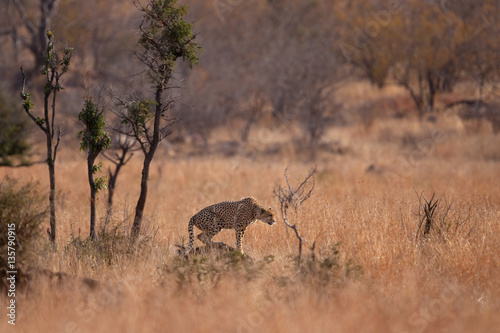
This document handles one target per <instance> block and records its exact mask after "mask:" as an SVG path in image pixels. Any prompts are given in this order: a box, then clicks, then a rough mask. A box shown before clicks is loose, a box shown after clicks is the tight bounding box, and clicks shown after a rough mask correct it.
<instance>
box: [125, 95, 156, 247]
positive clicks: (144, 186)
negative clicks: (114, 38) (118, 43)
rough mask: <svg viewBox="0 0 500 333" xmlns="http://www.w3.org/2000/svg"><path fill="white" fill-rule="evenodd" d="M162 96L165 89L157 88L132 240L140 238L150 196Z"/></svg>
mask: <svg viewBox="0 0 500 333" xmlns="http://www.w3.org/2000/svg"><path fill="white" fill-rule="evenodd" d="M162 94H163V87H161V86H159V87H156V93H155V101H156V108H155V121H154V125H153V138H152V140H151V142H150V147H149V150H148V151H147V152H145V154H144V164H143V167H142V177H141V194H140V195H139V200H138V201H137V205H136V206H135V217H134V223H133V224H132V230H131V236H132V239H136V238H137V236H139V232H140V231H141V225H142V217H143V214H144V207H145V206H146V199H147V196H148V179H149V167H150V166H151V161H152V160H153V157H154V156H155V152H156V148H158V144H159V143H160V121H161V114H162V112H163V104H162Z"/></svg>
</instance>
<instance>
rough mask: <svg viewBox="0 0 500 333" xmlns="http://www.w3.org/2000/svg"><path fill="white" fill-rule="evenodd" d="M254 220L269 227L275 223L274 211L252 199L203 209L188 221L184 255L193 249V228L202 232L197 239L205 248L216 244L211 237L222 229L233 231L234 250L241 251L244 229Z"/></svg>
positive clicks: (227, 202) (228, 202)
mask: <svg viewBox="0 0 500 333" xmlns="http://www.w3.org/2000/svg"><path fill="white" fill-rule="evenodd" d="M256 220H261V221H262V222H265V223H267V224H269V225H273V224H274V223H275V222H276V220H275V215H274V211H273V210H272V209H271V208H269V209H265V208H264V207H262V205H260V204H259V202H258V201H257V200H255V199H254V198H252V197H248V198H244V199H241V200H240V201H224V202H220V203H217V204H214V205H211V206H208V207H205V208H203V209H202V210H200V211H199V212H198V213H196V214H195V215H193V217H191V219H190V220H189V224H188V231H189V246H188V247H187V249H186V252H185V253H186V254H187V253H189V252H190V251H191V250H192V249H193V243H194V231H193V227H194V226H196V227H197V228H198V229H200V230H201V231H202V232H201V233H200V234H199V235H198V236H197V237H198V239H199V240H201V241H202V242H203V243H204V244H205V245H207V246H209V245H213V244H217V243H214V242H212V237H213V236H215V235H216V234H217V233H219V231H221V230H222V229H235V232H236V249H237V250H239V251H241V242H242V238H243V234H244V233H245V229H246V228H247V227H248V226H249V225H250V224H252V223H254V222H255V221H256Z"/></svg>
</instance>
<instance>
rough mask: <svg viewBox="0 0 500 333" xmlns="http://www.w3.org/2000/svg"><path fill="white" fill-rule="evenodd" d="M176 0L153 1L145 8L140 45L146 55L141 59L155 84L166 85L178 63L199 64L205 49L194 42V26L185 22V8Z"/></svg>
mask: <svg viewBox="0 0 500 333" xmlns="http://www.w3.org/2000/svg"><path fill="white" fill-rule="evenodd" d="M176 2H177V1H176V0H152V1H150V2H149V3H148V5H147V6H145V7H142V8H141V11H142V12H143V13H144V14H143V21H142V24H141V37H140V38H139V44H140V45H141V46H142V47H143V49H144V53H143V54H142V55H141V56H140V59H141V60H142V61H143V62H144V63H145V64H146V65H147V66H148V67H149V69H150V71H149V75H150V77H151V79H152V80H153V82H154V84H156V85H158V84H160V85H161V84H162V83H164V81H165V79H166V78H170V76H171V74H172V72H173V71H174V65H175V61H176V60H177V59H178V58H182V59H183V60H186V61H188V62H189V65H190V66H193V65H196V64H198V61H199V52H200V50H201V47H200V46H199V45H198V44H197V43H195V42H194V39H195V37H196V34H194V33H193V31H192V29H193V26H192V24H190V23H188V22H186V21H184V20H183V17H184V16H185V15H186V13H187V8H186V7H185V6H179V7H177V5H176Z"/></svg>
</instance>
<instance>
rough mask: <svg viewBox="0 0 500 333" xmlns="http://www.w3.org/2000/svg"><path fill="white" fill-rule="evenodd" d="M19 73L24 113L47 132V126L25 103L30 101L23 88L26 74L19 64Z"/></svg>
mask: <svg viewBox="0 0 500 333" xmlns="http://www.w3.org/2000/svg"><path fill="white" fill-rule="evenodd" d="M21 73H22V75H23V86H22V90H21V98H22V99H23V101H24V103H25V104H24V111H26V113H27V114H28V116H29V117H30V118H31V120H33V122H34V123H35V124H36V125H37V126H38V127H40V129H41V130H42V131H43V132H44V133H45V134H47V128H46V127H45V126H43V123H42V122H41V121H40V120H39V119H38V118H36V117H35V116H34V115H33V114H32V113H31V109H30V107H29V105H27V103H30V101H29V100H28V99H29V94H28V93H26V92H25V91H24V89H25V87H26V74H25V73H24V69H23V67H22V66H21ZM47 126H48V124H47Z"/></svg>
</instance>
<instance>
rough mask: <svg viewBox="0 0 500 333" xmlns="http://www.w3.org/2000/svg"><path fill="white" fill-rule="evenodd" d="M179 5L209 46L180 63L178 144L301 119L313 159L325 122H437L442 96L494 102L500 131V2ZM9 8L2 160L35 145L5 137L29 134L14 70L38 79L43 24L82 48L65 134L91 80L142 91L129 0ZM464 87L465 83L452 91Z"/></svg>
mask: <svg viewBox="0 0 500 333" xmlns="http://www.w3.org/2000/svg"><path fill="white" fill-rule="evenodd" d="M181 4H185V5H187V6H188V7H189V15H188V20H189V21H191V22H192V23H193V24H194V29H195V31H197V32H198V36H197V41H198V42H199V44H200V45H201V46H202V47H203V52H202V54H201V59H200V64H199V66H198V67H197V68H196V69H195V70H194V71H188V67H189V66H188V64H187V63H185V62H184V63H182V62H181V63H178V64H177V70H176V78H177V80H178V86H179V87H181V88H182V89H178V90H176V91H175V92H174V94H175V95H177V96H176V99H177V103H176V105H175V114H176V115H178V117H179V118H181V119H182V122H179V123H178V124H177V128H176V130H175V131H174V134H173V135H172V137H171V142H173V143H175V142H176V141H178V142H190V143H192V144H193V145H194V146H197V147H199V148H200V150H203V149H207V148H208V147H207V146H208V143H209V139H210V138H211V136H212V134H213V131H214V129H217V128H220V127H221V126H222V127H226V128H230V129H231V131H232V132H234V133H237V135H235V138H234V140H235V141H237V143H238V142H239V143H242V142H243V143H244V142H246V141H247V140H248V137H249V135H250V132H251V129H252V127H253V126H254V125H258V124H262V123H263V122H267V123H268V124H269V123H271V124H285V126H286V125H289V124H291V123H294V124H296V125H297V126H298V127H299V128H300V131H299V132H298V134H297V135H298V137H297V140H298V141H300V142H302V143H303V144H304V145H305V148H306V149H307V150H308V151H310V154H311V156H312V157H314V156H315V151H316V149H317V147H318V144H319V141H320V139H321V137H322V136H323V134H324V133H325V131H326V129H327V128H328V127H329V126H343V125H346V124H349V123H352V122H355V121H362V122H366V123H367V124H368V125H369V123H370V121H372V120H373V119H374V118H376V117H381V116H389V117H408V116H415V117H418V118H419V119H421V120H428V119H431V120H432V119H435V117H437V115H438V114H439V112H440V111H441V110H443V109H444V108H445V107H446V105H447V103H452V102H455V101H461V100H466V101H468V102H469V104H470V103H472V104H474V101H484V102H485V103H486V105H487V106H488V107H486V108H485V109H481V110H480V111H478V112H476V113H477V114H479V116H484V117H485V118H487V119H488V120H490V121H491V122H492V123H493V127H494V129H497V130H498V129H499V128H500V127H499V126H498V124H496V125H495V122H498V123H500V117H498V112H500V111H498V108H497V106H498V105H496V104H495V103H497V102H498V99H499V98H500V96H499V95H500V92H499V90H500V86H499V76H500V62H499V61H498V59H500V41H499V37H498V36H500V23H499V20H498V18H499V17H500V3H499V1H498V0H479V1H469V0H457V1H437V0H436V1H432V0H429V1H398V0H388V1H384V0H380V1H327V0H294V1H284V0H247V1H243V0H241V1H229V0H215V1H204V0H185V1H181ZM0 7H1V8H0V40H1V42H2V45H3V47H2V48H1V49H0V73H2V77H3V80H2V81H1V83H0V96H1V98H0V101H1V103H0V112H1V113H2V117H1V118H2V120H1V121H2V128H3V130H2V132H1V135H0V154H2V158H3V159H4V161H6V160H5V157H4V156H7V155H11V154H19V153H24V152H26V151H27V144H26V137H25V136H24V134H19V135H18V134H16V135H10V134H9V133H24V132H25V131H24V128H25V126H26V125H25V119H26V117H25V114H23V112H22V111H21V108H20V104H21V103H20V99H19V97H18V96H19V90H20V85H21V76H20V73H19V67H20V66H21V65H22V66H24V67H25V68H27V69H28V75H29V78H28V82H31V85H33V86H35V87H38V86H37V85H41V84H42V83H41V81H40V78H39V75H34V74H36V73H38V72H39V69H40V66H41V63H42V61H43V52H42V50H43V49H44V47H45V44H46V35H45V34H46V30H48V29H50V30H52V31H53V32H54V34H55V36H56V37H57V42H58V43H59V45H60V46H63V45H66V44H67V45H69V46H71V47H74V48H75V52H74V58H73V61H72V69H71V70H70V73H69V74H68V75H67V77H66V78H65V82H64V86H65V89H66V93H64V94H61V96H60V97H61V101H60V102H61V107H60V108H59V110H60V112H61V113H62V114H63V115H65V116H67V119H68V120H67V121H66V122H65V123H64V124H65V125H66V128H65V132H66V134H67V133H68V132H69V133H72V132H75V133H76V132H77V131H78V129H77V128H76V127H77V126H74V125H75V124H76V120H75V118H76V115H77V114H78V112H79V110H81V107H82V105H83V101H82V96H84V95H85V92H86V91H88V90H89V89H90V88H92V87H95V86H102V85H105V86H107V87H112V89H113V91H115V92H119V94H120V95H127V94H130V93H132V92H133V93H135V94H138V95H141V94H145V93H146V91H147V88H148V85H149V84H148V83H147V81H145V80H144V77H143V76H141V75H140V74H143V73H142V71H143V69H142V66H141V64H140V62H138V61H137V59H136V58H135V57H134V56H133V52H134V50H136V48H137V40H138V37H139V36H138V34H137V29H136V27H137V25H138V24H139V11H138V10H137V8H136V7H135V5H134V3H133V2H132V1H130V0H114V1H105V0H89V1H86V2H81V1H76V0H60V1H57V0H5V1H2V3H1V4H0ZM355 82H369V83H370V84H372V85H374V86H376V87H378V88H380V91H382V90H383V88H385V87H388V86H397V87H400V88H402V89H404V91H405V92H406V94H407V100H408V101H407V102H406V104H405V106H400V105H399V104H398V105H396V104H395V103H396V102H394V101H392V104H391V103H389V104H387V101H386V100H382V98H381V99H380V100H379V101H378V102H380V103H378V104H376V103H372V101H370V103H367V102H368V101H365V102H366V103H363V101H362V100H361V101H359V100H356V101H353V100H349V98H346V97H345V96H343V95H342V94H341V93H340V91H341V90H342V88H344V87H346V86H349V84H353V83H355ZM464 84H466V85H467V89H465V90H464V89H461V90H460V93H454V92H455V91H456V87H457V86H460V85H464ZM31 90H32V91H33V92H34V91H35V90H36V89H31ZM40 90H41V89H38V91H40ZM381 96H382V95H381ZM36 97H37V96H35V98H34V99H35V104H36V100H37V99H36ZM38 98H40V97H39V96H38ZM440 98H441V99H440ZM387 105H389V106H387ZM477 105H478V104H476V106H477ZM481 105H483V104H481ZM491 105H494V106H491ZM17 109H19V110H17ZM380 109H382V112H380ZM4 114H5V115H6V116H4ZM469 116H470V114H469ZM495 119H496V120H495ZM73 127H74V128H73ZM18 129H21V130H18ZM5 137H7V138H10V139H12V140H14V141H15V142H11V141H10V140H9V141H8V142H6V141H5V139H4V138H5ZM73 137H76V135H73ZM4 163H8V162H4Z"/></svg>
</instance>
